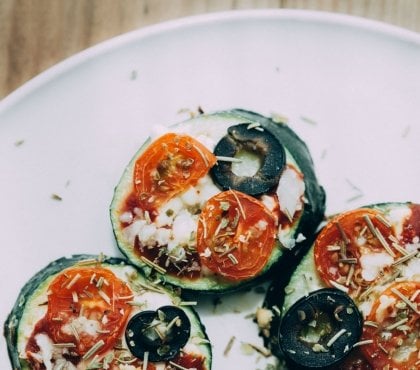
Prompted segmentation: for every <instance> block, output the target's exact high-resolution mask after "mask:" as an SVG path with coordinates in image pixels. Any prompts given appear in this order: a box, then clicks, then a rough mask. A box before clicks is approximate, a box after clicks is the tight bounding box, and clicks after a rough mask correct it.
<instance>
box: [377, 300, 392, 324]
mask: <svg viewBox="0 0 420 370" xmlns="http://www.w3.org/2000/svg"><path fill="white" fill-rule="evenodd" d="M395 301H396V300H395V298H394V297H389V296H387V295H381V296H380V297H379V302H380V303H379V306H378V309H377V310H376V313H375V319H376V320H375V321H377V322H382V321H383V320H384V319H385V318H386V317H388V316H391V317H392V316H393V314H392V313H390V312H389V308H390V307H394V308H393V310H395Z"/></svg>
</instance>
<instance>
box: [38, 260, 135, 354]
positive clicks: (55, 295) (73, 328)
mask: <svg viewBox="0 0 420 370" xmlns="http://www.w3.org/2000/svg"><path fill="white" fill-rule="evenodd" d="M132 297H133V293H132V291H131V290H130V288H129V287H128V286H127V284H125V283H124V282H123V281H121V280H120V279H119V278H118V277H116V276H115V275H114V273H113V272H111V271H110V270H108V269H105V268H102V267H80V268H72V269H69V270H65V271H64V272H63V273H61V274H60V275H58V276H57V277H56V278H55V279H54V281H53V282H52V283H51V285H50V287H49V295H48V310H47V314H46V317H45V320H46V323H47V327H48V330H49V335H50V337H51V338H52V340H53V341H54V343H74V344H75V345H76V347H75V349H76V351H77V353H78V354H79V355H81V356H83V355H84V354H85V353H86V352H87V351H88V350H89V349H91V348H92V347H93V346H94V345H98V344H97V343H99V347H98V351H97V352H95V354H101V353H104V352H105V351H107V350H108V349H110V348H112V347H113V346H114V344H115V342H116V340H117V339H118V338H120V337H121V335H122V332H123V330H124V327H125V324H126V322H127V319H128V316H129V314H130V312H131V306H130V305H129V304H127V301H130V300H132ZM102 343H103V344H102ZM100 344H102V345H100Z"/></svg>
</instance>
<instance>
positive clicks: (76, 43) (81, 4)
mask: <svg viewBox="0 0 420 370" xmlns="http://www.w3.org/2000/svg"><path fill="white" fill-rule="evenodd" d="M251 8H254V9H255V8H294V9H311V10H322V11H329V12H337V13H345V14H351V15H356V16H361V17H365V18H370V19H375V20H380V21H384V22H388V23H390V24H394V25H397V26H400V27H405V28H407V29H409V30H412V31H416V32H420V1H419V0H236V1H235V0H0V99H1V98H3V97H4V96H6V95H7V94H9V93H10V92H12V91H13V90H15V89H16V88H18V87H19V86H20V85H22V84H23V83H24V82H25V81H27V80H29V79H30V78H32V77H34V76H35V75H37V74H38V73H40V72H42V71H43V70H45V69H47V68H48V67H50V66H52V65H54V64H56V63H57V62H59V61H61V60H63V59H65V58H67V57H69V56H71V55H72V54H74V53H77V52H78V51H81V50H83V49H85V48H87V47H89V46H92V45H94V44H96V43H98V42H101V41H103V40H106V39H109V38H111V37H113V36H116V35H119V34H122V33H124V32H127V31H131V30H134V29H137V28H140V27H144V26H147V25H150V24H153V23H158V22H162V21H165V20H169V19H174V18H179V17H185V16H190V15H195V14H202V13H206V12H217V11H225V10H230V9H251Z"/></svg>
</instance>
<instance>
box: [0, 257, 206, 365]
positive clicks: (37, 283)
mask: <svg viewBox="0 0 420 370" xmlns="http://www.w3.org/2000/svg"><path fill="white" fill-rule="evenodd" d="M98 258H99V257H98V256H96V255H87V254H77V255H73V256H71V257H62V258H60V259H57V260H55V261H53V262H51V263H49V264H48V265H47V266H46V267H45V268H43V269H42V270H40V271H39V272H37V273H36V274H35V275H34V276H33V277H32V278H31V279H30V280H28V281H27V283H26V284H25V285H24V286H23V288H22V289H21V291H20V293H19V296H18V298H17V300H16V303H15V305H14V306H13V308H12V310H11V312H10V314H9V315H8V317H7V319H6V321H5V323H4V328H3V330H4V336H5V339H6V343H7V351H8V354H9V359H10V362H11V365H12V368H13V369H14V370H26V369H28V370H29V369H30V367H29V365H28V363H27V362H26V361H25V360H23V359H21V358H20V357H19V352H18V341H19V324H20V322H21V319H22V316H23V314H24V312H25V310H27V309H30V307H28V306H27V304H28V302H29V301H30V300H31V298H32V297H33V296H36V294H37V290H38V288H42V285H44V284H45V283H46V281H48V280H49V281H51V280H52V278H53V277H54V276H55V275H57V274H59V273H60V272H62V271H63V270H64V269H66V268H69V267H72V266H75V265H76V264H77V263H78V262H81V261H85V260H92V259H98ZM101 266H104V267H106V266H130V267H132V268H133V269H135V267H134V266H132V265H131V264H130V263H128V262H127V261H126V260H125V259H122V258H118V257H101ZM135 270H136V269H135ZM136 271H138V270H136ZM137 279H138V280H140V281H141V282H142V283H146V284H147V281H148V280H147V279H146V278H145V277H144V276H142V275H141V274H140V273H139V274H138V277H137ZM161 289H164V291H165V293H166V294H167V295H168V296H170V297H171V298H173V299H176V297H177V294H176V293H175V292H174V291H173V290H171V289H170V288H165V287H161ZM182 309H183V310H184V311H185V313H186V314H187V316H188V317H189V319H190V322H191V328H192V329H191V332H195V333H199V334H200V335H201V336H202V338H203V339H204V340H205V341H206V343H203V344H200V348H201V349H202V350H203V352H205V354H206V362H205V365H206V366H207V367H206V368H207V369H208V370H210V369H211V363H212V349H211V345H210V342H209V340H208V336H207V333H206V328H205V327H204V325H203V324H202V322H201V320H200V318H199V316H198V314H197V313H196V311H195V310H194V309H193V308H192V307H187V306H186V307H182ZM193 328H194V329H193Z"/></svg>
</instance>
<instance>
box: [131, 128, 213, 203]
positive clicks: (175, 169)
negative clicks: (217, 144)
mask: <svg viewBox="0 0 420 370" xmlns="http://www.w3.org/2000/svg"><path fill="white" fill-rule="evenodd" d="M215 163H216V157H215V156H214V155H213V153H211V152H210V151H208V150H207V149H206V147H205V146H204V145H202V144H201V143H199V142H198V141H197V140H195V139H193V138H192V137H190V136H187V135H179V134H174V133H169V134H165V135H163V136H161V137H160V138H158V139H157V140H156V141H154V142H153V143H152V144H151V145H150V146H149V147H148V148H147V149H146V150H145V151H144V153H143V154H142V155H141V156H140V158H138V159H137V161H136V164H135V168H134V186H135V189H136V192H137V195H138V197H139V200H140V205H141V208H142V209H143V210H147V211H153V210H156V208H157V207H159V206H160V205H161V204H163V203H165V202H166V201H168V200H169V199H171V198H173V197H174V196H175V195H177V194H179V193H181V192H182V191H183V190H185V189H187V188H188V187H189V186H193V185H195V184H196V183H197V181H198V180H199V179H200V178H201V177H203V176H204V175H205V174H207V172H208V171H209V170H210V168H211V167H212V166H213V165H214V164H215Z"/></svg>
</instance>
